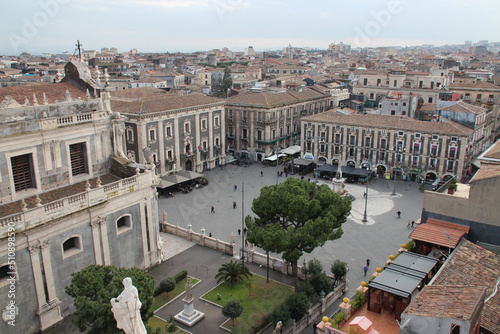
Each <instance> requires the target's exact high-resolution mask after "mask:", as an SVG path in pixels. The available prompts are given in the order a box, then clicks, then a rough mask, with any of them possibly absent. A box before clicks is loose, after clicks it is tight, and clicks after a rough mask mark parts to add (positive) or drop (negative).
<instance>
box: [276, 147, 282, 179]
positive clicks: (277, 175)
mask: <svg viewBox="0 0 500 334" xmlns="http://www.w3.org/2000/svg"><path fill="white" fill-rule="evenodd" d="M280 153H281V150H280V149H279V148H276V185H278V177H279V169H278V166H279V163H280V158H279V155H280Z"/></svg>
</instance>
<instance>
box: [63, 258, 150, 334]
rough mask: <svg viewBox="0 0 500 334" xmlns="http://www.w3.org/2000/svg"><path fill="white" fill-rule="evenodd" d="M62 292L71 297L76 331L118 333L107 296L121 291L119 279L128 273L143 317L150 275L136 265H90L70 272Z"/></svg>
mask: <svg viewBox="0 0 500 334" xmlns="http://www.w3.org/2000/svg"><path fill="white" fill-rule="evenodd" d="M71 276H72V279H71V283H70V285H68V286H67V287H66V293H67V294H68V295H69V296H71V297H73V298H74V305H75V315H76V316H77V319H76V320H74V321H73V322H74V324H75V325H76V326H77V327H78V329H79V330H80V331H82V332H83V331H84V330H86V329H87V328H90V330H89V332H88V333H89V334H93V333H105V334H107V333H121V332H122V331H121V330H120V329H117V328H116V320H115V318H114V316H113V313H112V312H111V303H110V300H111V298H116V297H118V296H119V295H120V293H121V292H122V291H123V289H124V287H123V283H122V281H123V279H124V278H125V277H130V278H131V279H132V284H133V285H134V286H135V287H136V288H137V290H138V292H139V300H140V301H141V303H142V306H141V316H142V319H143V321H146V320H147V318H148V316H149V314H148V313H149V310H150V308H151V306H152V304H153V289H154V284H155V281H154V278H153V276H151V275H150V274H146V273H144V272H143V271H142V270H141V269H139V268H117V267H115V266H100V265H90V266H88V267H86V268H83V269H82V270H81V271H79V272H75V273H73V274H71Z"/></svg>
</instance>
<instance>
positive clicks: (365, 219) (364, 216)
mask: <svg viewBox="0 0 500 334" xmlns="http://www.w3.org/2000/svg"><path fill="white" fill-rule="evenodd" d="M368 177H369V176H367V177H366V192H365V214H364V215H363V219H362V220H361V221H362V222H363V223H366V222H368V218H367V217H366V208H367V206H368Z"/></svg>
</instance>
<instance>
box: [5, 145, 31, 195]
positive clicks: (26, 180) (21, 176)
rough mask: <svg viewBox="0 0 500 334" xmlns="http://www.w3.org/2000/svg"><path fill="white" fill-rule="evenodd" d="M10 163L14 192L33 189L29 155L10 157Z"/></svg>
mask: <svg viewBox="0 0 500 334" xmlns="http://www.w3.org/2000/svg"><path fill="white" fill-rule="evenodd" d="M10 162H11V164H12V175H13V178H14V187H15V189H16V191H20V190H26V189H29V188H35V182H34V180H33V160H32V158H31V154H24V155H19V156H17V157H12V158H10Z"/></svg>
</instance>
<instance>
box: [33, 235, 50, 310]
mask: <svg viewBox="0 0 500 334" xmlns="http://www.w3.org/2000/svg"><path fill="white" fill-rule="evenodd" d="M28 249H29V251H30V257H31V269H32V271H33V280H34V282H35V290H36V298H37V301H38V308H39V309H40V308H41V307H42V306H43V305H45V304H47V298H46V296H45V289H44V288H43V278H42V270H41V269H40V256H39V254H38V251H39V250H40V241H39V240H37V241H36V242H35V243H33V244H31V243H30V245H29V248H28Z"/></svg>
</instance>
